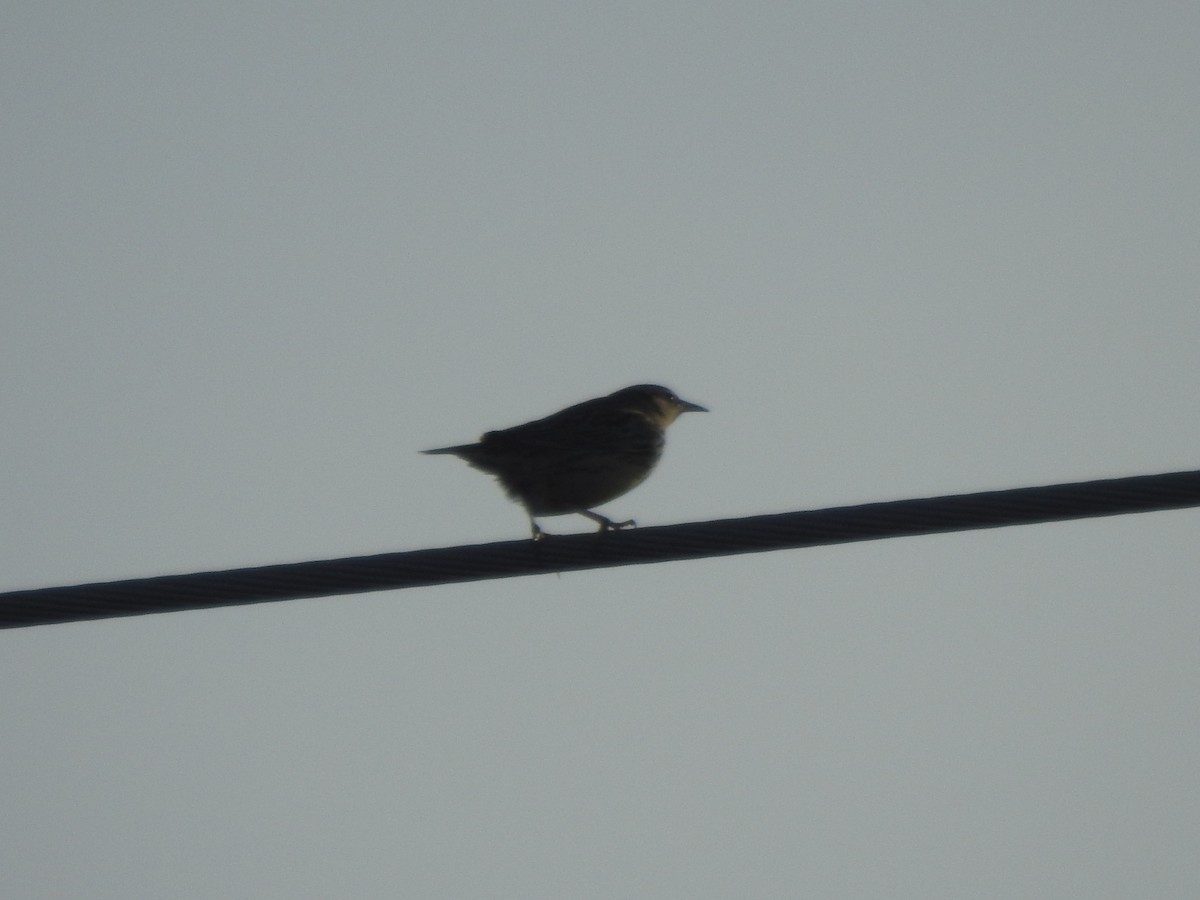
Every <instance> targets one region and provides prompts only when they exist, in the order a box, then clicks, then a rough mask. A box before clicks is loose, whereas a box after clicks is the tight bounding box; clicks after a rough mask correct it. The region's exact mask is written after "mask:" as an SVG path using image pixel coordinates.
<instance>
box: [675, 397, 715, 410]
mask: <svg viewBox="0 0 1200 900" xmlns="http://www.w3.org/2000/svg"><path fill="white" fill-rule="evenodd" d="M679 409H680V412H708V409H707V408H705V407H703V406H701V405H700V404H699V403H688V402H687V401H686V400H680V401H679Z"/></svg>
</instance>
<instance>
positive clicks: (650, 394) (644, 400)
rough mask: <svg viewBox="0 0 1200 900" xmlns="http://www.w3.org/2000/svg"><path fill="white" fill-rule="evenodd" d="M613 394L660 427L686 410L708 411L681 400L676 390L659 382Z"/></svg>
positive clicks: (636, 385) (615, 397)
mask: <svg viewBox="0 0 1200 900" xmlns="http://www.w3.org/2000/svg"><path fill="white" fill-rule="evenodd" d="M611 396H612V399H613V400H619V401H620V402H621V403H622V404H623V405H627V406H628V408H631V409H636V410H637V411H638V412H640V413H642V415H644V416H646V417H647V418H649V419H651V420H652V421H653V422H654V423H655V424H657V425H658V427H659V428H666V427H667V426H668V425H670V424H671V423H672V422H674V421H675V420H676V419H678V418H679V417H680V416H681V415H683V413H685V412H708V410H707V409H705V408H704V407H703V406H701V405H700V404H698V403H689V402H688V401H687V400H681V399H679V397H678V396H676V394H675V392H674V391H671V390H668V389H667V388H665V387H663V386H662V385H658V384H635V385H634V386H633V387H627V388H623V389H622V390H619V391H617V392H616V393H615V394H612V395H611Z"/></svg>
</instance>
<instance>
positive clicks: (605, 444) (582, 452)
mask: <svg viewBox="0 0 1200 900" xmlns="http://www.w3.org/2000/svg"><path fill="white" fill-rule="evenodd" d="M685 412H708V410H706V409H705V408H704V407H703V406H699V405H697V404H695V403H688V402H687V401H686V400H680V399H679V398H678V397H676V396H675V394H674V393H672V392H671V391H669V390H667V389H666V388H665V387H660V386H659V385H657V384H638V385H634V386H633V387H627V388H624V389H623V390H619V391H617V392H616V393H614V394H609V395H608V396H607V397H598V398H596V399H595V400H588V401H586V402H584V403H579V404H576V405H575V406H570V407H567V408H566V409H564V410H562V411H561V412H556V413H555V414H554V415H552V416H547V417H546V418H544V419H538V420H537V421H535V422H527V423H525V424H524V425H516V426H514V427H512V428H505V429H504V430H503V431H489V432H488V433H487V434H485V435H484V436H483V437H482V438H480V439H479V443H477V444H461V445H460V446H457V447H440V448H438V449H436V450H425V451H422V452H424V453H450V454H453V455H454V456H457V457H459V458H460V459H463V460H465V461H466V462H467V463H469V464H470V465H472V466H474V467H475V468H476V469H481V470H482V471H484V472H489V473H491V474H492V475H495V476H496V478H497V479H498V480H499V481H500V484H501V485H502V486H503V488H504V490H505V491H507V492H508V496H509V497H511V498H512V499H513V500H516V501H517V502H518V503H520V504H521V505H523V506H524V507H525V511H526V512H527V513H528V514H529V524H530V526H531V527H532V529H533V539H534V540H535V541H536V540H539V539H540V538H541V537H542V533H543V532H542V529H541V528H540V527H538V524H537V522H536V521H535V519H534V517H535V516H560V515H565V514H567V513H579V514H580V515H583V516H587V517H588V518H589V519H591V520H593V521H594V522H598V523H600V530H601V531H616V530H617V529H619V528H629V527H632V526H633V525H634V524H635V523H634V521H633V519H630V520H628V521H626V522H614V521H612V519H609V518H607V517H606V516H602V515H600V514H599V513H597V512H593V511H592V507H593V506H599V505H600V504H601V503H607V502H608V501H609V500H612V499H613V498H614V497H620V496H621V495H622V494H624V493H625V492H626V491H630V490H632V489H633V488H635V487H637V486H638V485H639V484H641V483H642V482H643V481H645V480H646V476H647V475H649V474H650V471H651V469H653V468H654V466H655V464H656V463H657V462H658V458H659V457H660V456H661V455H662V451H663V443H664V432H665V430H666V427H667V426H668V425H670V424H671V423H672V422H674V421H675V420H676V419H677V418H679V416H680V415H681V414H682V413H685Z"/></svg>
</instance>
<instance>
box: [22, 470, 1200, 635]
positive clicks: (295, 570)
mask: <svg viewBox="0 0 1200 900" xmlns="http://www.w3.org/2000/svg"><path fill="white" fill-rule="evenodd" d="M1190 506H1200V470H1197V471H1192V472H1172V473H1167V474H1162V475H1138V476H1134V477H1131V478H1113V479H1106V480H1102V481H1084V482H1077V483H1073V484H1055V485H1047V486H1043V487H1027V488H1017V489H1014V490H1006V491H986V492H983V493H976V494H957V495H953V496H946V497H931V498H924V499H917V500H896V501H892V502H886V503H866V504H863V505H861V506H843V507H834V508H831V509H822V510H814V511H811V512H791V513H780V514H776V515H763V516H750V517H748V518H741V519H719V520H716V521H712V522H691V523H684V524H680V525H663V526H658V527H652V528H639V529H636V530H632V531H622V532H613V533H606V534H595V533H592V534H574V535H561V536H549V537H547V538H546V539H545V540H541V541H536V542H535V541H531V540H528V539H526V540H521V541H505V542H502V543H495V544H476V545H468V546H461V547H444V548H437V549H430V550H412V551H408V552H402V553H383V554H379V555H376V556H357V557H349V558H346V559H328V560H319V561H315V562H301V563H290V564H285V565H272V566H261V567H255V568H246V569H230V570H227V571H221V572H197V573H193V574H188V575H163V576H159V577H154V578H136V579H132V580H129V581H112V582H102V583H97V584H82V585H75V586H71V587H50V588H40V589H35V590H25V591H10V592H8V593H3V594H0V628H18V627H22V626H27V625H44V624H50V623H54V622H74V621H81V620H86V619H103V618H108V617H112V616H129V615H139V614H144V613H158V612H173V611H178V610H185V609H204V608H209V607H216V606H235V605H239V604H245V603H263V602H266V601H270V600H291V599H298V598H302V597H327V596H332V595H337V594H353V593H360V592H363V591H383V590H395V589H398V588H409V587H422V586H425V585H434V584H449V583H452V582H463V581H478V580H481V579H488V578H511V577H514V576H517V575H535V574H541V573H548V572H570V571H576V570H580V569H598V568H604V567H606V566H624V565H633V564H640V563H651V562H665V561H668V560H682V559H697V558H700V557H710V556H728V555H731V554H737V553H757V552H760V551H764V550H782V549H787V548H797V547H814V546H819V545H822V544H839V543H846V542H849V541H865V540H877V539H880V538H887V537H903V536H911V535H921V534H935V533H940V532H949V531H965V530H969V529H978V528H998V527H1001V526H1006V525H1028V524H1032V523H1037V522H1053V521H1062V520H1067V519H1080V518H1088V517H1092V516H1110V515H1118V514H1122V513H1133V512H1152V511H1155V510H1165V509H1181V508H1184V507H1190Z"/></svg>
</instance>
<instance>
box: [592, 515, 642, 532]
mask: <svg viewBox="0 0 1200 900" xmlns="http://www.w3.org/2000/svg"><path fill="white" fill-rule="evenodd" d="M580 515H583V516H587V517H588V518H589V519H591V520H592V521H593V522H599V523H600V531H602V532H604V531H620V530H621V529H622V528H636V527H637V522H635V521H633V519H626V520H625V521H624V522H614V521H613V520H612V519H610V518H608V516H602V515H600V514H599V513H594V512H591V511H590V510H586V509H585V510H583V511H582V512H581V513H580Z"/></svg>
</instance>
